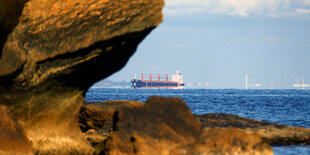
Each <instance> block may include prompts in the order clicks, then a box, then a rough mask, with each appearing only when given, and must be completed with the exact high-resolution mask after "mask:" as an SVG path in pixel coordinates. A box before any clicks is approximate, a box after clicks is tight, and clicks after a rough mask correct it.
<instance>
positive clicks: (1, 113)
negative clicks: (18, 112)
mask: <svg viewBox="0 0 310 155" xmlns="http://www.w3.org/2000/svg"><path fill="white" fill-rule="evenodd" d="M0 154H33V151H32V146H31V143H30V141H29V140H28V138H27V136H26V134H25V131H24V130H23V128H22V126H21V125H20V124H19V123H18V122H17V121H16V120H15V119H14V118H13V116H12V115H11V114H10V112H9V109H8V108H7V107H6V106H3V105H0Z"/></svg>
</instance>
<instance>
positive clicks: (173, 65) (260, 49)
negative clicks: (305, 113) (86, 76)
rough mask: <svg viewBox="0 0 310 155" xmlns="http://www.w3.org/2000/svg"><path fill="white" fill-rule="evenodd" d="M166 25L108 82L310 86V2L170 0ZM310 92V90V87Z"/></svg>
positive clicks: (146, 41) (224, 85)
mask: <svg viewBox="0 0 310 155" xmlns="http://www.w3.org/2000/svg"><path fill="white" fill-rule="evenodd" d="M164 16H165V19H164V22H163V23H162V24H161V25H160V26H159V27H157V28H156V29H155V30H154V31H153V32H152V33H151V34H150V35H148V36H147V38H146V39H145V40H144V41H143V42H142V43H141V44H140V45H139V48H138V50H137V51H136V53H135V55H134V56H133V57H132V58H131V59H130V60H129V62H128V64H127V65H126V66H125V67H124V68H123V69H122V70H121V71H119V72H118V73H115V74H114V75H112V76H110V77H109V78H108V79H109V80H113V81H123V80H126V81H129V80H130V79H132V78H133V77H134V74H135V73H137V74H138V75H139V76H138V77H140V74H141V73H142V72H143V73H145V74H149V73H153V74H158V73H160V74H166V73H168V74H169V75H171V74H173V73H174V72H175V71H176V70H180V71H181V73H182V74H183V79H184V81H185V83H186V84H187V86H192V87H197V85H198V83H199V82H200V83H201V84H202V85H203V84H205V83H208V84H210V85H209V86H208V87H202V88H244V87H245V84H244V83H245V74H246V73H248V75H249V84H255V83H259V84H262V86H261V87H260V88H281V89H283V88H293V87H292V85H293V84H294V83H297V80H298V78H299V79H300V80H301V78H302V77H304V78H305V83H308V84H310V0H166V6H165V8H164ZM308 89H309V88H308Z"/></svg>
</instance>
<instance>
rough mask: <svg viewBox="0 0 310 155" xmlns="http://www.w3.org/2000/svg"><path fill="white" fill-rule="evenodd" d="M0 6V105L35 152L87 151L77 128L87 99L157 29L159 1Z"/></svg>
mask: <svg viewBox="0 0 310 155" xmlns="http://www.w3.org/2000/svg"><path fill="white" fill-rule="evenodd" d="M0 4H1V5H0V21H1V27H0V28H2V27H5V28H4V29H0V37H1V40H0V42H1V44H0V45H1V47H2V50H1V53H0V54H1V57H0V104H4V105H6V106H7V107H8V108H9V109H10V110H11V112H12V115H13V116H14V117H15V118H16V119H17V120H18V122H20V123H21V124H22V126H23V127H24V129H25V132H26V134H27V136H28V137H29V139H30V141H31V142H32V144H33V149H34V152H35V153H36V154H47V153H50V154H59V153H60V154H69V153H76V152H79V153H81V154H87V153H92V152H93V151H94V149H93V148H92V147H91V146H90V145H89V143H88V142H87V141H86V138H85V137H84V136H83V134H82V132H81V131H80V129H79V124H78V116H79V111H80V108H81V106H82V104H83V103H84V95H85V93H86V91H87V89H88V88H89V87H90V86H91V85H92V84H94V83H95V82H97V81H99V80H101V79H103V78H105V77H107V76H109V75H111V74H112V73H114V72H116V71H118V70H120V69H121V68H122V67H123V66H124V65H125V64H126V63H127V61H128V59H129V58H130V57H131V56H132V54H133V53H134V52H135V50H136V48H137V46H138V44H139V43H140V42H141V41H142V40H143V39H144V38H145V37H146V35H147V34H149V33H150V32H151V31H152V29H154V28H155V27H156V26H157V25H158V24H160V22H161V21H162V12H161V9H162V7H163V5H164V2H163V0H120V1H114V0H79V1H72V0H29V1H26V0H25V1H22V0H21V1H17V0H12V1H7V0H0ZM11 13H12V14H11ZM4 20H5V21H6V22H4V23H5V24H4V23H3V22H2V21H4Z"/></svg>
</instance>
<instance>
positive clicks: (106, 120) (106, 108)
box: [79, 100, 144, 134]
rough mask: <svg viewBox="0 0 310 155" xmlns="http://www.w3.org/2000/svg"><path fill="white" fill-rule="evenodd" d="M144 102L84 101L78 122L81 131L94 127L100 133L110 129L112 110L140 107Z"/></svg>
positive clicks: (107, 132)
mask: <svg viewBox="0 0 310 155" xmlns="http://www.w3.org/2000/svg"><path fill="white" fill-rule="evenodd" d="M143 105H144V103H141V102H138V101H125V100H116V101H104V102H103V103H85V104H84V105H83V106H82V108H81V111H80V114H79V123H80V128H81V130H82V132H86V131H88V130H90V129H95V130H96V131H98V132H101V133H102V134H109V133H110V132H111V131H112V119H113V114H114V112H115V111H116V110H117V109H119V108H122V107H142V106H143Z"/></svg>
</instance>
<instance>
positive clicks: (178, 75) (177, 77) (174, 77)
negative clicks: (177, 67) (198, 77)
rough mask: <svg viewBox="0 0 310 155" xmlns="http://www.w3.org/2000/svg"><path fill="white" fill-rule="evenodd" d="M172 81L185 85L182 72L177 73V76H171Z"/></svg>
mask: <svg viewBox="0 0 310 155" xmlns="http://www.w3.org/2000/svg"><path fill="white" fill-rule="evenodd" d="M171 81H176V82H178V84H183V83H184V82H183V78H182V75H181V73H180V71H176V74H173V75H172V76H171Z"/></svg>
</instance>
